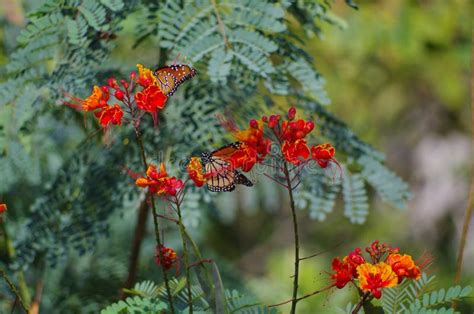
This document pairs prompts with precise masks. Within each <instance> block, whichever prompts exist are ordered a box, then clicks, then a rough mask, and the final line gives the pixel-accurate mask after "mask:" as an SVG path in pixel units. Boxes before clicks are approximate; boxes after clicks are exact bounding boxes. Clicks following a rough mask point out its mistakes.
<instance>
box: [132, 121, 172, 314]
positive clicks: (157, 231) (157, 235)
mask: <svg viewBox="0 0 474 314" xmlns="http://www.w3.org/2000/svg"><path fill="white" fill-rule="evenodd" d="M135 135H136V138H137V142H138V146H139V147H140V155H141V157H142V162H143V166H144V168H145V172H146V171H147V170H148V163H147V161H146V154H145V147H144V146H143V140H142V136H141V133H140V129H139V128H138V127H135ZM150 202H151V209H152V212H153V225H154V226H155V239H156V243H157V244H158V256H159V258H160V261H163V252H161V247H162V242H161V237H160V226H159V223H158V216H157V215H158V213H157V210H156V204H155V198H154V196H153V195H152V194H150ZM161 270H162V272H163V279H164V281H165V288H166V294H167V295H168V302H169V304H170V311H171V313H172V314H174V313H175V311H174V306H173V296H172V294H171V289H170V284H169V279H168V273H167V272H166V269H165V268H164V267H163V265H162V267H161Z"/></svg>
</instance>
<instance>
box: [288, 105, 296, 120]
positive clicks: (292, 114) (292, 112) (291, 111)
mask: <svg viewBox="0 0 474 314" xmlns="http://www.w3.org/2000/svg"><path fill="white" fill-rule="evenodd" d="M295 116H296V108H295V107H290V109H288V119H289V120H293V119H294V118H295Z"/></svg>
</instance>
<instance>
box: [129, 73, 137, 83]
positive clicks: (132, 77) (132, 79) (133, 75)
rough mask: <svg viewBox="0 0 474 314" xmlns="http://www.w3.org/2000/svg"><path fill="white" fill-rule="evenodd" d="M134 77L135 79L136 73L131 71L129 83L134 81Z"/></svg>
mask: <svg viewBox="0 0 474 314" xmlns="http://www.w3.org/2000/svg"><path fill="white" fill-rule="evenodd" d="M136 77H137V73H136V72H135V71H132V72H131V73H130V80H131V81H135V78H136Z"/></svg>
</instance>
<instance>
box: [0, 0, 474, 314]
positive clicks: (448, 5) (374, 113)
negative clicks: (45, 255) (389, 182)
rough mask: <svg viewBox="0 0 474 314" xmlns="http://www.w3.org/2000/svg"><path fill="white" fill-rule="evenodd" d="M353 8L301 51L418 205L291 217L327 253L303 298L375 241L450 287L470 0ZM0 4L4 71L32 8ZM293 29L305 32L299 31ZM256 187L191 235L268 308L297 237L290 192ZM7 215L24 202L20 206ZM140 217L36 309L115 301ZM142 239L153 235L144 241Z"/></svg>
mask: <svg viewBox="0 0 474 314" xmlns="http://www.w3.org/2000/svg"><path fill="white" fill-rule="evenodd" d="M356 2H357V4H358V6H359V10H358V11H354V10H353V9H351V8H350V7H348V6H347V5H345V4H344V2H343V1H335V3H334V6H333V10H332V12H331V13H330V18H331V19H332V21H333V22H334V23H335V24H324V23H323V24H321V28H322V33H321V36H319V37H318V36H316V35H315V36H313V38H312V39H311V40H308V42H307V43H306V45H307V47H309V48H310V49H311V51H312V55H313V56H314V57H315V63H316V67H317V69H319V71H320V72H321V74H322V75H323V77H324V78H325V79H326V82H327V83H326V89H327V92H328V95H329V98H330V99H331V105H330V107H329V108H330V111H331V112H333V113H334V114H335V115H336V116H338V117H340V118H341V119H342V120H344V121H345V122H347V124H348V125H349V126H350V127H351V128H352V129H353V130H354V132H356V133H357V134H358V135H359V136H360V137H361V138H362V139H363V140H365V141H366V142H368V143H371V144H373V145H374V146H375V148H377V149H378V150H380V151H382V152H384V153H386V155H387V164H388V165H389V167H390V168H391V169H393V170H395V172H396V173H398V174H399V175H400V176H401V177H402V178H404V179H405V180H406V181H408V182H409V184H410V186H411V190H412V192H413V198H412V200H411V201H410V203H409V206H408V208H407V209H406V210H405V211H400V210H396V209H393V208H391V207H388V206H386V205H384V204H383V203H382V202H381V200H380V199H379V198H378V197H377V196H376V195H375V194H374V195H372V196H373V197H372V206H371V213H370V215H369V217H368V220H367V222H366V223H365V224H363V225H353V224H351V223H350V222H349V221H348V220H347V219H346V218H345V217H344V216H343V209H342V202H341V201H338V203H337V204H336V207H335V210H334V211H333V212H332V213H329V214H328V215H327V219H326V221H324V222H318V221H313V220H310V219H306V217H307V213H306V212H300V221H301V223H302V231H301V234H302V240H301V242H302V243H303V255H310V254H314V253H317V252H323V251H328V252H326V253H324V254H321V255H320V256H318V257H315V258H313V259H310V260H307V261H303V262H302V269H303V270H302V274H301V285H300V286H301V291H302V292H303V293H304V292H310V291H313V290H315V289H317V288H320V287H323V286H325V285H326V284H327V278H328V275H327V273H325V271H329V270H330V261H331V259H332V258H333V257H334V256H343V255H345V254H346V253H347V252H349V251H350V250H352V249H353V248H354V247H365V246H367V245H369V244H370V243H371V242H372V241H373V240H376V239H378V240H380V241H382V242H387V243H388V244H390V245H393V246H399V247H401V248H402V250H403V251H405V252H407V253H408V254H411V255H413V256H414V257H418V256H421V255H422V254H424V253H429V254H431V255H432V256H433V258H434V262H433V265H432V266H431V267H430V268H429V269H428V273H432V274H436V276H437V280H438V281H439V284H440V286H447V285H451V284H452V283H453V280H454V272H455V263H456V254H457V249H458V243H459V237H460V231H461V227H462V224H463V214H464V211H465V207H466V204H467V196H468V190H469V183H470V176H471V169H470V165H469V163H470V162H472V158H473V156H472V150H471V149H472V147H471V146H472V139H471V138H470V132H471V127H472V126H471V118H470V117H471V111H470V106H469V104H470V79H471V70H470V62H471V31H472V29H471V12H472V4H471V3H470V1H468V0H453V1H444V0H419V1H415V0H383V1H362V0H359V1H356ZM0 3H1V4H2V7H1V8H0V10H1V11H0V12H1V16H0V19H1V23H2V28H1V29H0V39H1V40H2V42H3V45H2V47H1V50H0V65H4V64H5V63H6V62H7V61H8V57H7V55H8V53H9V52H10V51H11V49H12V47H14V39H15V37H16V35H18V30H19V27H21V26H22V25H23V23H24V22H25V15H24V14H25V13H24V12H25V11H28V10H29V9H30V8H32V7H34V6H35V5H37V4H36V3H35V1H8V0H3V1H0ZM135 23H136V21H134V20H133V19H129V20H127V22H126V25H124V30H123V34H122V37H121V38H120V41H119V42H118V43H117V48H116V50H115V52H114V54H113V58H112V60H111V61H110V62H115V63H117V62H121V61H123V60H127V62H129V61H128V60H130V53H129V51H128V49H127V48H126V47H129V46H130V43H131V42H133V40H134V39H133V34H134V33H133V29H134V24H135ZM294 27H295V29H296V31H298V32H304V29H302V28H301V26H299V25H295V26H294ZM153 47H154V43H153V42H152V41H150V42H145V43H144V44H142V45H141V46H139V47H138V48H137V50H136V51H134V52H133V54H134V55H135V56H136V61H133V63H143V64H153V63H154V62H155V61H156V60H157V52H156V50H154V48H153ZM0 75H1V73H0ZM70 132H73V133H74V132H79V131H77V130H76V131H74V130H72V131H70ZM71 138H73V136H71ZM71 145H72V144H71ZM57 153H58V154H61V153H60V152H57ZM0 179H1V178H0ZM262 183H263V184H260V187H259V191H263V192H262V193H258V194H257V192H255V190H249V189H245V188H242V189H239V190H237V191H236V192H235V193H232V194H231V195H224V196H219V198H220V199H219V202H220V204H222V206H220V207H219V209H218V210H217V209H216V210H214V211H211V212H210V213H209V214H206V215H207V216H205V217H201V218H200V223H199V225H198V226H197V227H196V228H195V230H193V233H195V234H196V237H197V238H198V242H199V243H200V246H201V247H202V250H203V252H204V255H205V256H209V257H212V258H215V259H216V260H218V261H219V266H220V268H221V273H222V274H223V277H224V283H225V284H226V285H227V286H228V287H242V288H243V289H244V290H247V291H251V292H252V293H253V294H255V295H256V296H257V297H258V299H260V300H261V301H262V302H264V303H267V304H270V303H276V302H279V301H283V300H286V299H288V298H289V296H290V295H291V284H290V282H291V280H290V278H289V277H290V275H291V268H290V267H288V265H291V264H292V259H293V249H292V243H293V242H292V241H293V239H292V231H291V218H290V212H289V210H288V208H286V206H285V205H286V204H287V202H286V193H285V191H283V190H278V189H277V188H272V187H268V184H264V183H265V182H262ZM27 201H28V200H27V199H26V200H23V202H27ZM15 205H16V206H15V207H20V205H24V204H23V203H22V201H17V202H16V204H15ZM11 207H12V208H14V206H11ZM24 207H25V208H27V207H26V206H24ZM26 213H27V211H26V209H25V211H24V213H23V214H26ZM12 215H13V216H14V215H15V214H12ZM135 217H136V212H135V211H134V210H130V211H129V212H124V213H123V214H122V216H120V217H116V218H114V220H113V223H112V228H111V235H110V238H108V239H101V240H100V244H99V247H98V248H97V249H96V250H95V253H94V254H92V255H86V256H84V257H77V256H76V257H73V258H71V259H70V260H69V262H68V264H67V265H62V266H58V267H56V268H54V269H53V268H48V269H47V271H46V273H45V275H44V276H45V278H47V281H46V286H45V289H44V291H45V292H44V301H43V303H42V306H44V309H48V308H53V307H54V308H56V309H58V308H61V306H62V307H63V308H64V309H69V311H71V312H74V311H76V310H77V311H78V312H82V311H85V312H87V311H92V312H95V311H96V310H97V309H98V308H100V307H102V306H103V305H104V304H108V303H110V301H112V300H114V299H115V298H116V295H117V291H119V289H120V287H121V284H122V283H123V280H124V278H125V276H126V272H127V258H128V255H127V254H128V251H129V243H130V238H131V234H132V233H133V228H134V223H130V222H131V221H133V222H134V221H135ZM472 227H473V226H472V221H471V232H470V235H469V237H468V244H467V249H466V251H465V263H464V265H465V267H464V269H463V279H462V283H463V284H473V283H474V269H473V268H472V267H471V266H470V265H472V263H473V262H474V241H472V239H473V236H472V235H473V232H472ZM151 230H152V229H151V226H150V228H149V231H148V232H150V233H151ZM11 231H13V232H10V233H11V234H12V236H14V234H15V232H14V230H11ZM152 241H153V239H152V237H148V240H147V242H146V243H145V245H144V249H143V251H142V252H143V253H142V259H141V264H140V274H139V277H140V279H145V278H153V276H155V275H156V274H157V273H158V269H157V267H156V266H155V265H154V263H153V258H150V257H149V256H146V255H147V252H148V253H149V254H148V255H152V254H153V253H151V252H153V246H154V244H153V242H152ZM341 243H342V244H341ZM170 244H172V243H170ZM59 287H60V289H59ZM354 294H355V291H350V290H344V292H342V291H337V292H334V291H333V292H329V293H325V294H322V295H320V296H316V297H312V298H308V299H306V300H304V301H302V302H301V303H300V304H299V305H298V306H299V307H300V311H301V313H311V309H314V308H324V309H325V312H326V313H333V312H334V313H336V312H337V309H338V308H344V307H345V305H346V304H347V302H348V301H349V300H350V299H351V297H354ZM84 300H87V302H84ZM470 302H471V305H470V306H471V307H470V308H469V306H468V305H467V306H466V308H465V309H463V311H464V310H465V311H466V313H467V312H472V310H473V309H474V302H473V301H470ZM282 310H283V312H285V311H286V310H287V309H285V308H282ZM44 313H47V312H44Z"/></svg>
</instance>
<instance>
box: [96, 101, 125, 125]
mask: <svg viewBox="0 0 474 314" xmlns="http://www.w3.org/2000/svg"><path fill="white" fill-rule="evenodd" d="M95 116H96V117H97V118H99V123H100V124H101V125H102V126H103V127H106V126H107V125H109V123H112V124H114V125H120V124H122V118H123V110H122V108H121V107H120V106H119V105H118V104H115V105H113V106H106V107H104V108H103V109H102V110H101V111H99V112H96V113H95Z"/></svg>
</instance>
